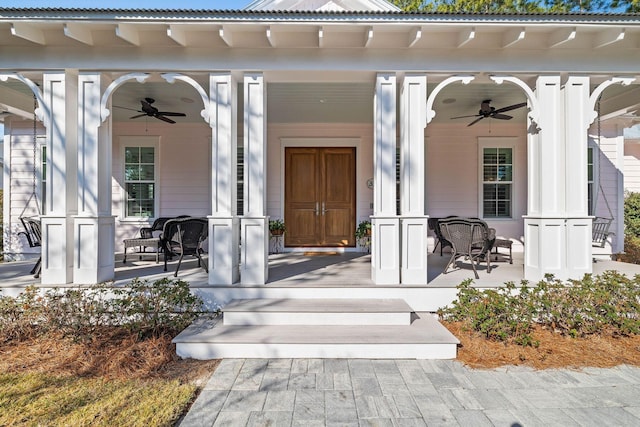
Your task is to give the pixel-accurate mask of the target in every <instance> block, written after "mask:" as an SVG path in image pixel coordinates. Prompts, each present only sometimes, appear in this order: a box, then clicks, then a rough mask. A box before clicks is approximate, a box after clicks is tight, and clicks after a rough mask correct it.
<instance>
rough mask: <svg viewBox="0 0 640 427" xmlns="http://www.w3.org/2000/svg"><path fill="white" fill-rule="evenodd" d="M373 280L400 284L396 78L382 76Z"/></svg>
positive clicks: (376, 113) (378, 102) (376, 127)
mask: <svg viewBox="0 0 640 427" xmlns="http://www.w3.org/2000/svg"><path fill="white" fill-rule="evenodd" d="M373 124H374V138H373V139H374V147H373V167H374V186H373V216H372V217H371V225H372V228H373V230H372V236H371V278H372V279H373V282H374V283H375V284H377V285H386V284H398V283H400V219H399V217H398V216H397V213H396V76H395V74H393V73H379V74H378V75H377V76H376V89H375V97H374V123H373Z"/></svg>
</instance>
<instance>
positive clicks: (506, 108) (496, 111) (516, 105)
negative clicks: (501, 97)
mask: <svg viewBox="0 0 640 427" xmlns="http://www.w3.org/2000/svg"><path fill="white" fill-rule="evenodd" d="M526 105H527V103H526V102H522V103H520V104H513V105H509V106H508V107H502V108H498V109H497V110H495V111H494V113H504V112H505V111H511V110H515V109H516V108H522V107H525V106H526Z"/></svg>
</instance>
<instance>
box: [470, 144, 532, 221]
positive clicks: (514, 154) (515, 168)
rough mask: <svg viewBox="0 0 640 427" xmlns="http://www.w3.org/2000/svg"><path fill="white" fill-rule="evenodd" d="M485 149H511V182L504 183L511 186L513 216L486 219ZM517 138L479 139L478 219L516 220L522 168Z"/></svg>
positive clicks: (487, 218)
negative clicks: (517, 193)
mask: <svg viewBox="0 0 640 427" xmlns="http://www.w3.org/2000/svg"><path fill="white" fill-rule="evenodd" d="M485 148H510V149H511V167H512V170H511V181H503V182H504V183H510V184H511V209H510V211H511V216H508V217H507V216H505V217H497V216H496V217H493V216H491V217H485V215H484V183H485V182H484V149H485ZM518 159H519V157H518V150H517V138H516V137H480V138H478V217H479V218H482V219H484V220H488V221H512V220H514V219H515V210H516V207H517V206H518V203H517V199H516V188H517V184H518V181H517V177H518V172H519V170H520V168H521V166H520V164H519V162H518Z"/></svg>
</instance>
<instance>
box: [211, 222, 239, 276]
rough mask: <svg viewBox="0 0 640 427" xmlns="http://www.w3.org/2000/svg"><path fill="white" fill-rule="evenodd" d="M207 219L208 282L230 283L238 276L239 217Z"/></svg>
mask: <svg viewBox="0 0 640 427" xmlns="http://www.w3.org/2000/svg"><path fill="white" fill-rule="evenodd" d="M208 219H209V284H210V285H232V284H234V283H236V282H237V281H238V280H239V278H240V266H239V257H240V253H239V252H240V247H239V244H240V242H239V240H240V227H239V224H240V219H239V218H238V217H212V216H210V217H208Z"/></svg>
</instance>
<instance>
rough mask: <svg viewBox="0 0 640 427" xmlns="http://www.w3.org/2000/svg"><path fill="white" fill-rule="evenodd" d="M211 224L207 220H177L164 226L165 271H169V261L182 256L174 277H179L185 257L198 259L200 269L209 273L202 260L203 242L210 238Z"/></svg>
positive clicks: (162, 240) (171, 220) (161, 240)
mask: <svg viewBox="0 0 640 427" xmlns="http://www.w3.org/2000/svg"><path fill="white" fill-rule="evenodd" d="M208 233H209V223H208V221H207V220H206V219H205V218H192V217H187V218H176V219H170V220H168V221H167V222H165V224H164V228H163V230H162V235H161V236H160V245H161V247H162V250H163V251H164V271H167V260H168V259H169V258H171V257H173V256H178V255H179V256H180V259H179V260H178V266H177V267H176V271H175V273H174V277H178V270H180V265H181V264H182V258H183V257H184V256H185V255H193V256H195V257H196V258H198V267H202V268H204V269H205V271H206V272H207V273H208V272H209V269H208V267H207V264H206V263H205V262H204V261H203V260H202V254H203V253H204V250H203V249H202V242H203V241H204V240H205V239H206V238H207V237H208Z"/></svg>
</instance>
